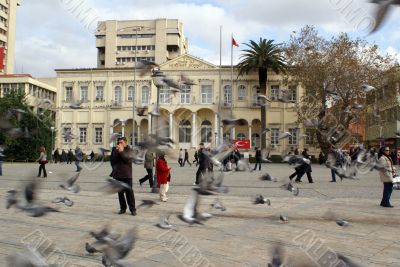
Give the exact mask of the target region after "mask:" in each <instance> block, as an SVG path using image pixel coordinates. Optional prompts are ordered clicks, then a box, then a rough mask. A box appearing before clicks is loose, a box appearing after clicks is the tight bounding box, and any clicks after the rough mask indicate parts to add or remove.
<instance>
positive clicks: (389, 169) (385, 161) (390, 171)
mask: <svg viewBox="0 0 400 267" xmlns="http://www.w3.org/2000/svg"><path fill="white" fill-rule="evenodd" d="M378 162H379V164H380V165H381V166H383V168H382V169H381V170H380V171H379V177H380V178H381V181H382V183H383V195H382V200H381V206H382V207H385V208H393V206H392V204H390V197H391V195H392V191H393V177H394V176H396V169H395V167H394V166H393V162H392V159H391V158H390V148H389V147H385V148H384V150H383V154H382V156H381V157H380V158H379V160H378Z"/></svg>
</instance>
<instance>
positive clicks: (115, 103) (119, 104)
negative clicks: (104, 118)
mask: <svg viewBox="0 0 400 267" xmlns="http://www.w3.org/2000/svg"><path fill="white" fill-rule="evenodd" d="M111 108H122V102H121V101H116V100H112V101H111Z"/></svg>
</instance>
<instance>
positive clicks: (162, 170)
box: [156, 153, 171, 202]
mask: <svg viewBox="0 0 400 267" xmlns="http://www.w3.org/2000/svg"><path fill="white" fill-rule="evenodd" d="M170 170H171V167H170V166H168V164H167V161H166V160H165V155H164V153H161V154H160V155H159V156H158V160H157V163H156V171H157V184H158V186H159V187H160V199H161V201H163V202H166V201H167V199H168V198H167V192H168V188H169V184H168V182H169V175H170V173H169V172H170Z"/></svg>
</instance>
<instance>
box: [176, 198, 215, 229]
mask: <svg viewBox="0 0 400 267" xmlns="http://www.w3.org/2000/svg"><path fill="white" fill-rule="evenodd" d="M199 199H200V196H199V193H197V192H196V191H193V193H192V195H190V196H189V198H188V199H187V201H186V203H185V206H184V208H183V214H180V215H178V218H179V219H181V220H182V221H184V222H186V223H188V224H194V223H197V224H203V223H202V222H201V221H202V220H206V219H208V218H210V217H211V215H210V214H208V213H202V214H200V213H199V212H198V211H197V207H198V205H199Z"/></svg>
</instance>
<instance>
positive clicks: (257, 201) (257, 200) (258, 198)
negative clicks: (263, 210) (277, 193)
mask: <svg viewBox="0 0 400 267" xmlns="http://www.w3.org/2000/svg"><path fill="white" fill-rule="evenodd" d="M253 203H254V204H256V205H257V204H267V205H268V206H271V201H270V200H269V199H268V198H264V197H263V196H262V195H257V196H256V197H255V199H254V202H253Z"/></svg>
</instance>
